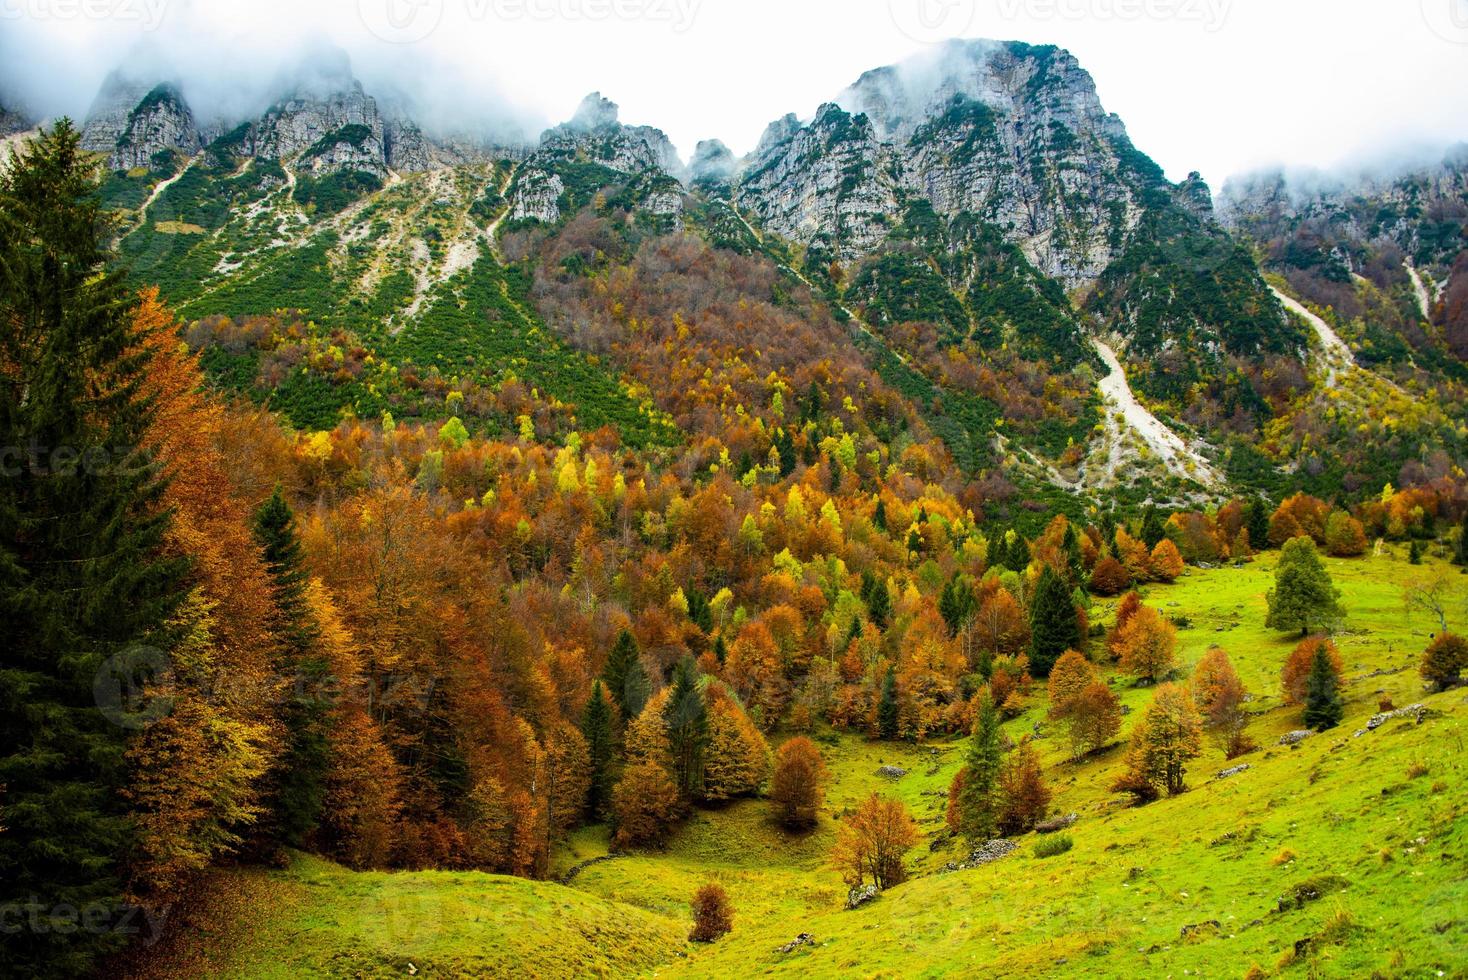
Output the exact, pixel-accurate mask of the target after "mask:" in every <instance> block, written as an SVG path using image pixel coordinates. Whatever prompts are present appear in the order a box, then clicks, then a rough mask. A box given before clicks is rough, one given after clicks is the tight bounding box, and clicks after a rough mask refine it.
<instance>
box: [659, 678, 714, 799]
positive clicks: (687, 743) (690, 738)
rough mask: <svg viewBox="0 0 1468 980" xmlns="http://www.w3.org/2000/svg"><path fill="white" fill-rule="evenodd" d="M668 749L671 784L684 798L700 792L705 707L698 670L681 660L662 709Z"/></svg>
mask: <svg viewBox="0 0 1468 980" xmlns="http://www.w3.org/2000/svg"><path fill="white" fill-rule="evenodd" d="M663 721H664V722H666V723H667V726H668V746H669V748H670V749H671V755H672V759H673V782H674V783H675V784H676V785H677V787H678V790H679V792H681V793H682V794H683V795H684V796H685V797H690V798H691V797H694V796H697V795H698V794H699V793H700V792H702V791H703V755H704V749H705V748H707V747H708V738H709V719H708V707H707V706H706V705H705V704H704V700H703V691H702V690H701V689H700V688H699V684H698V667H697V666H696V665H695V664H694V662H693V658H692V657H684V658H683V659H682V660H681V661H680V662H679V664H678V666H677V667H676V668H674V670H673V686H672V689H671V690H670V691H669V692H668V703H667V704H665V705H664V706H663Z"/></svg>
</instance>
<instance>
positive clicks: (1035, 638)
mask: <svg viewBox="0 0 1468 980" xmlns="http://www.w3.org/2000/svg"><path fill="white" fill-rule="evenodd" d="M1079 649H1081V624H1080V621H1079V620H1078V619H1077V618H1076V610H1075V604H1074V602H1073V601H1072V598H1071V590H1070V586H1069V585H1066V583H1065V579H1063V578H1061V577H1060V576H1059V575H1058V574H1056V572H1055V569H1053V568H1051V567H1050V566H1049V565H1046V566H1045V567H1044V568H1043V569H1042V570H1041V572H1040V581H1039V582H1038V583H1037V584H1036V585H1035V598H1034V600H1033V601H1032V602H1031V604H1030V670H1031V671H1033V672H1034V675H1035V676H1036V677H1048V676H1050V668H1051V667H1054V666H1055V661H1057V660H1059V659H1060V657H1061V655H1062V654H1064V653H1065V651H1067V650H1079Z"/></svg>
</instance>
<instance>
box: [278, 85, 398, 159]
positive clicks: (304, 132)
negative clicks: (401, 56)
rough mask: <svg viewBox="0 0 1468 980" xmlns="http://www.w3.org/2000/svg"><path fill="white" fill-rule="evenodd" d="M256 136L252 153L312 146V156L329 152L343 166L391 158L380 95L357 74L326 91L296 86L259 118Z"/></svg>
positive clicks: (285, 153) (284, 154)
mask: <svg viewBox="0 0 1468 980" xmlns="http://www.w3.org/2000/svg"><path fill="white" fill-rule="evenodd" d="M344 133H346V134H348V135H347V136H345V137H344V136H343V135H342V134H344ZM251 142H252V145H253V153H251V154H250V155H252V156H257V157H263V158H265V159H275V160H280V159H287V158H290V157H293V156H295V155H296V154H298V153H305V152H308V151H309V153H310V155H311V156H312V157H313V158H317V159H319V158H321V157H326V158H327V159H329V160H330V161H331V165H332V166H337V167H339V168H340V167H346V166H353V165H362V166H369V165H371V166H375V167H376V168H377V169H382V168H384V167H385V165H386V162H387V147H386V138H385V132H384V127H383V123H382V117H381V116H380V115H379V114H378V112H377V101H376V100H375V99H373V98H372V97H371V96H369V95H367V94H366V93H365V92H363V91H362V86H361V84H360V83H358V82H357V81H355V80H353V81H352V83H351V87H350V88H348V89H346V90H343V91H338V92H332V93H330V94H327V95H317V94H314V93H302V92H297V93H296V94H293V95H292V96H291V97H289V98H287V99H285V100H283V101H281V102H279V103H277V104H276V105H275V106H273V107H272V108H271V109H270V110H269V111H268V112H266V113H265V115H264V116H263V117H262V118H261V119H260V121H259V123H258V124H256V126H255V128H254V133H253V134H252V140H251ZM336 147H343V148H342V149H336ZM345 147H350V149H346V148H345Z"/></svg>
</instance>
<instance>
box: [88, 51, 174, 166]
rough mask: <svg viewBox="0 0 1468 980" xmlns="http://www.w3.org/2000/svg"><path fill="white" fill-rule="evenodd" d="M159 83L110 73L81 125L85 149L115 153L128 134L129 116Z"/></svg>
mask: <svg viewBox="0 0 1468 980" xmlns="http://www.w3.org/2000/svg"><path fill="white" fill-rule="evenodd" d="M157 84H158V83H157V81H156V80H150V81H143V80H139V79H135V78H129V77H128V76H126V75H124V74H123V73H122V72H121V71H114V72H112V73H110V74H109V75H108V76H107V78H106V80H105V81H103V82H102V88H101V89H100V90H99V91H98V92H97V97H96V98H95V99H93V100H92V107H91V108H90V109H88V110H87V121H86V122H85V123H83V124H82V148H83V149H86V150H94V151H96V152H98V153H111V152H113V151H114V150H116V149H117V141H118V140H119V139H121V138H122V134H123V133H125V132H127V129H128V117H129V116H131V115H132V112H133V110H134V109H135V108H137V107H138V105H139V103H141V102H142V101H143V98H144V97H145V96H147V94H148V93H149V92H151V91H153V89H154V87H155V86H156V85H157Z"/></svg>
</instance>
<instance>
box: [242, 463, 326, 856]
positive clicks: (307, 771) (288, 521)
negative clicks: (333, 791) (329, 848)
mask: <svg viewBox="0 0 1468 980" xmlns="http://www.w3.org/2000/svg"><path fill="white" fill-rule="evenodd" d="M253 530H254V534H255V543H256V544H257V545H259V546H260V550H261V552H262V553H263V555H264V558H265V568H266V570H267V571H269V572H270V577H271V579H272V583H273V598H274V599H275V608H276V623H277V626H276V633H277V635H278V636H279V637H280V641H281V642H280V649H279V651H278V653H277V657H276V669H277V670H278V671H279V673H280V675H281V677H282V679H283V680H284V682H285V683H286V688H285V691H284V695H285V701H284V703H283V705H282V707H281V712H280V718H281V723H282V725H283V726H284V728H285V744H284V746H283V747H282V752H281V755H280V758H279V759H278V760H277V762H276V765H275V768H274V769H273V770H272V772H271V777H270V780H269V786H268V789H267V790H266V794H265V796H266V799H267V802H268V807H269V811H270V814H271V818H270V819H267V820H264V821H262V822H261V828H260V829H261V831H262V832H263V833H265V834H267V835H271V836H274V837H275V838H277V842H278V843H279V844H283V845H286V846H289V847H300V846H302V845H303V844H304V843H305V842H306V838H307V837H309V836H310V834H311V833H312V832H313V831H314V830H315V829H316V826H317V824H318V823H320V820H321V808H322V805H323V803H324V801H325V799H326V773H327V769H328V768H329V766H330V764H331V725H330V719H331V707H332V702H331V698H330V697H329V691H330V688H331V685H330V683H329V680H330V678H329V675H330V665H329V664H327V662H326V660H325V658H324V657H323V656H322V651H321V647H320V643H319V638H320V634H319V629H318V624H317V623H316V621H315V618H314V616H313V614H312V612H311V609H310V606H309V605H308V604H307V601H306V583H307V575H306V569H305V559H304V556H303V553H302V551H301V542H300V540H299V538H298V537H297V535H296V516H295V513H294V512H293V511H292V510H291V507H290V504H289V503H287V502H286V499H285V495H284V493H283V492H282V491H281V488H280V487H279V485H277V486H276V488H275V492H274V493H272V494H271V495H270V497H269V499H267V500H266V501H265V502H264V503H262V504H261V505H260V507H259V508H258V509H257V510H256V511H255V520H254V527H253ZM272 824H273V826H272Z"/></svg>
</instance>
